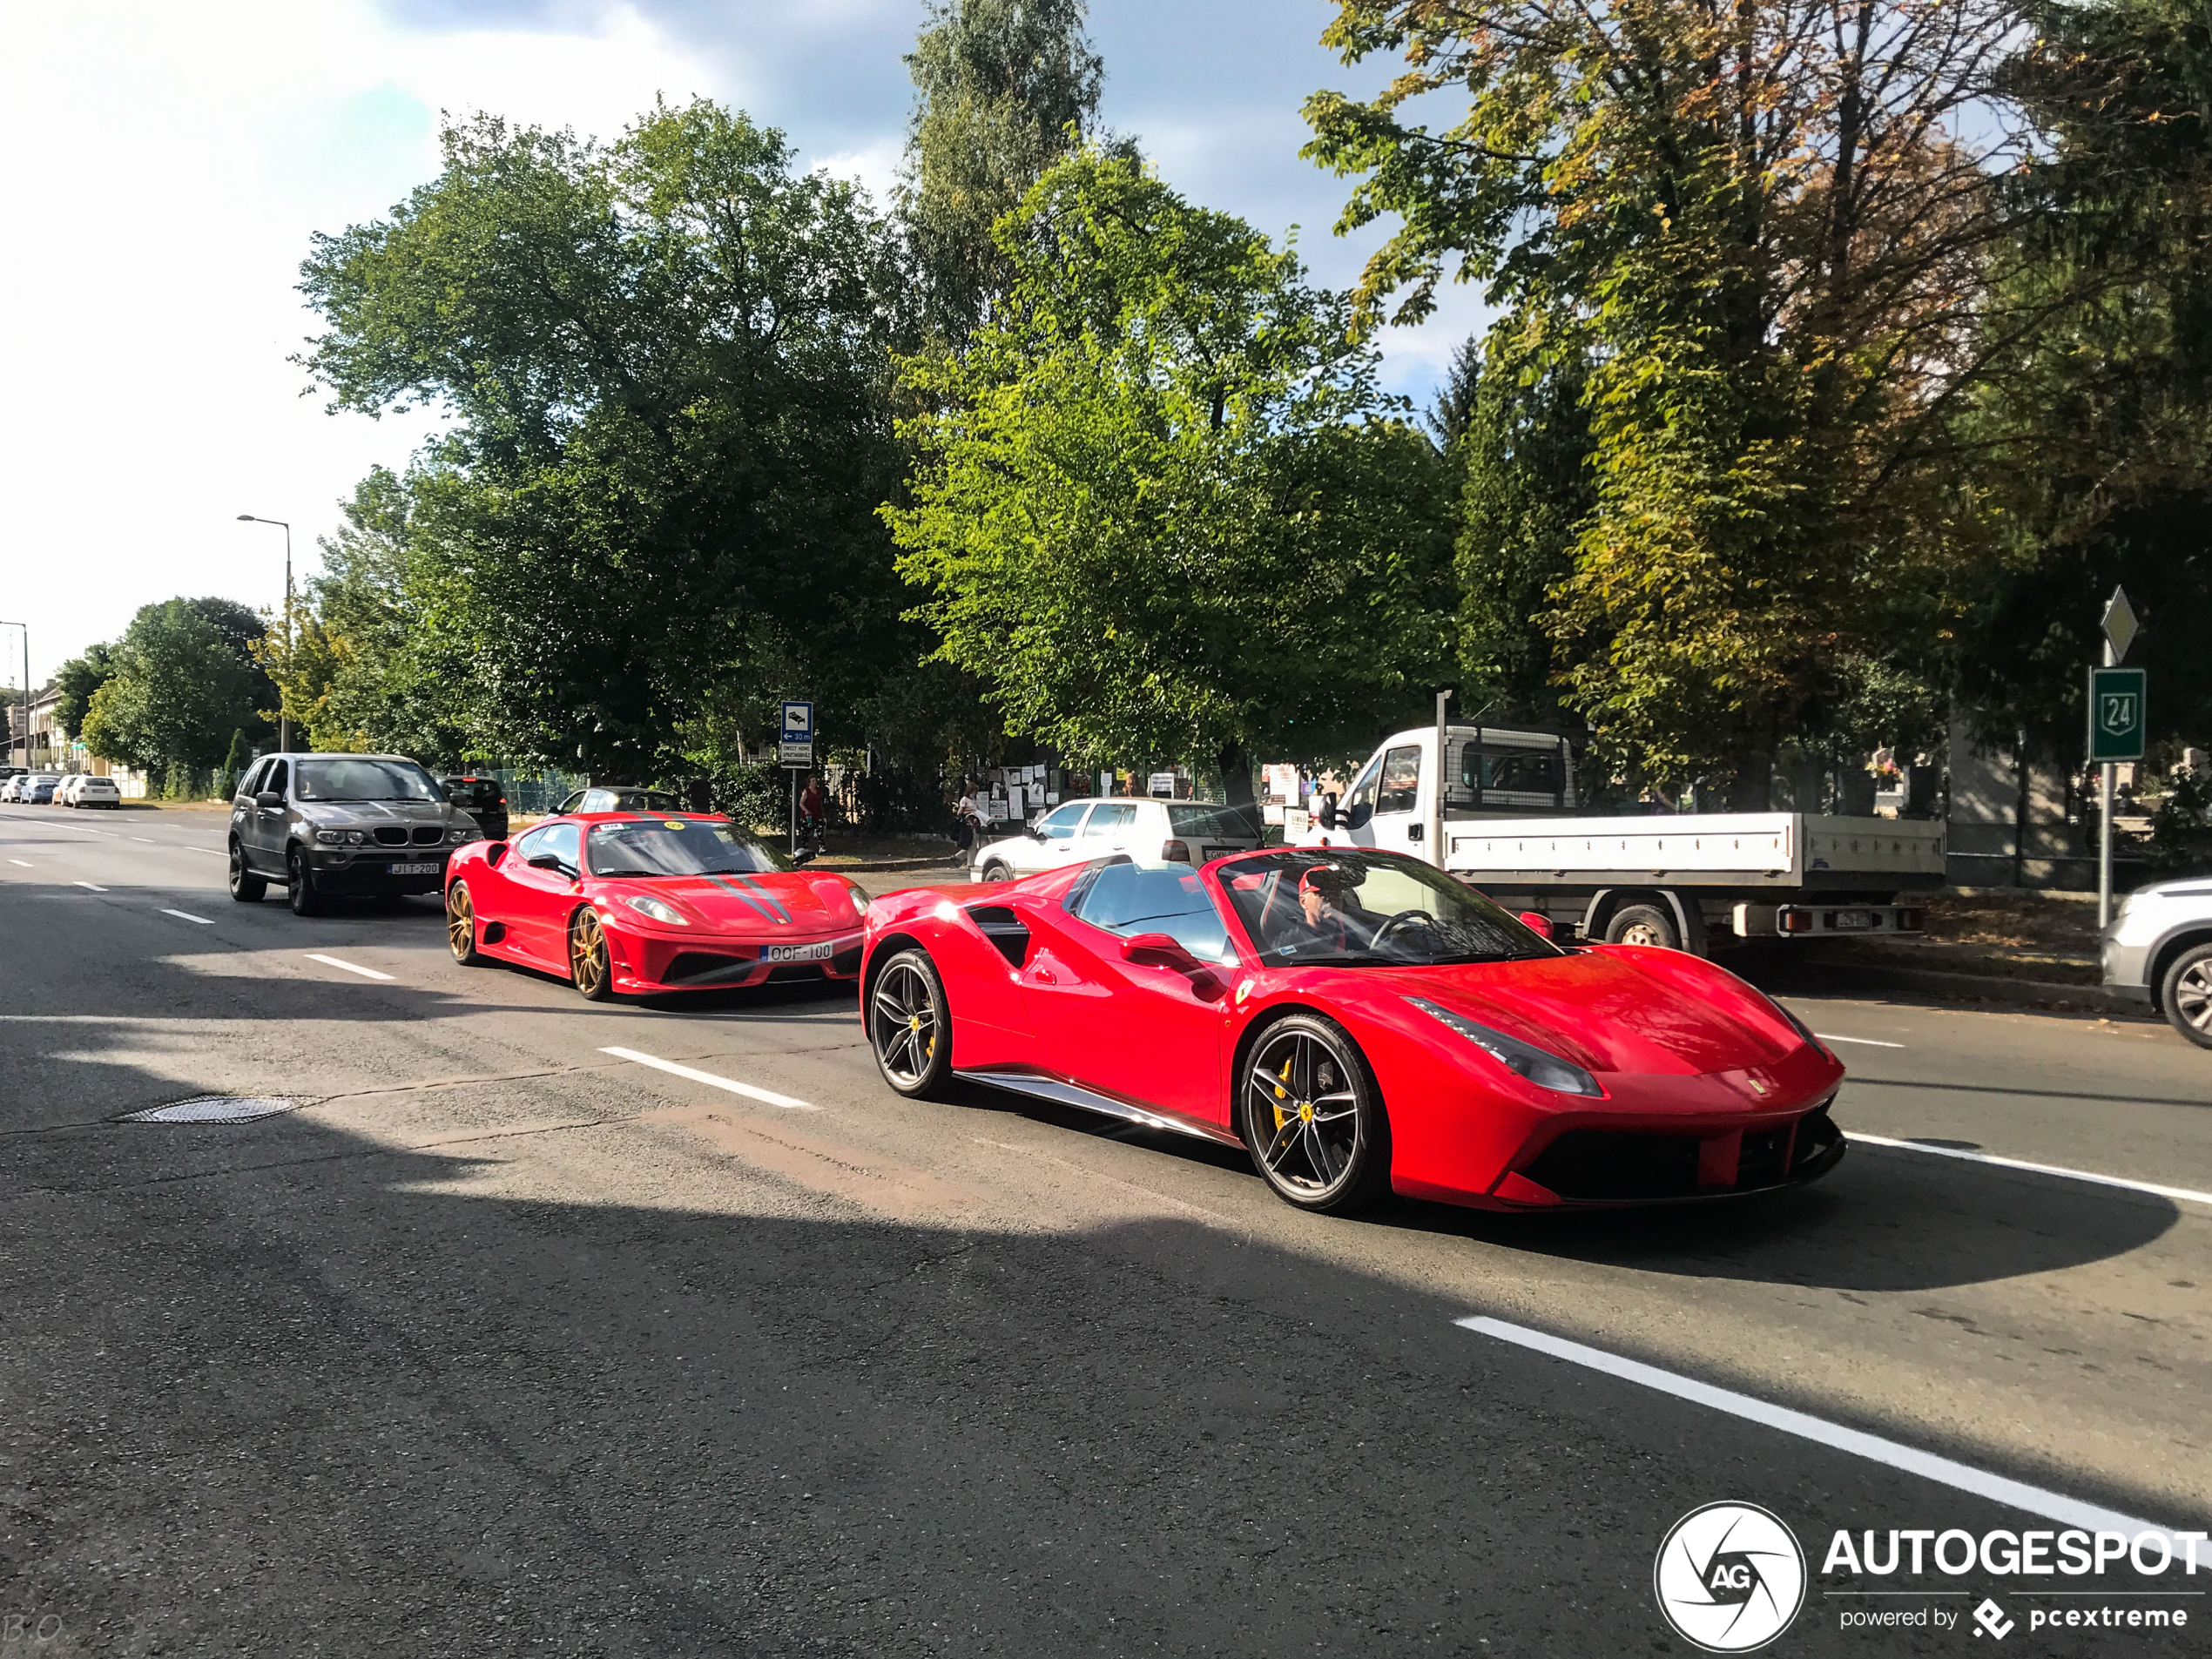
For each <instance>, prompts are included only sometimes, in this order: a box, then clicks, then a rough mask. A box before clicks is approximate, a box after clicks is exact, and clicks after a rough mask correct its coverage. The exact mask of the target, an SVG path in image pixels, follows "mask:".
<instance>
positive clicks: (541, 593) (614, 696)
mask: <svg viewBox="0 0 2212 1659" xmlns="http://www.w3.org/2000/svg"><path fill="white" fill-rule="evenodd" d="M442 144H443V153H444V169H443V172H442V173H441V175H440V176H439V177H438V178H437V179H435V181H433V182H432V183H430V184H428V185H423V186H421V188H419V189H417V190H416V191H415V192H414V193H413V195H412V196H411V197H410V198H409V199H408V201H407V202H406V203H405V204H404V205H403V206H401V207H400V208H399V209H397V210H396V211H395V213H394V215H393V216H392V217H391V218H390V219H388V220H383V221H380V222H377V223H374V224H368V225H362V226H354V227H353V228H352V229H350V230H348V231H347V232H345V233H343V234H341V235H337V236H325V237H318V238H317V239H316V243H315V248H314V255H313V257H311V258H310V259H309V260H307V263H306V265H305V266H303V267H302V272H303V282H302V288H303V291H304V292H305V293H307V295H308V297H309V298H310V299H311V300H313V301H314V304H315V305H316V307H318V308H319V309H320V312H321V313H322V315H323V317H324V319H325V320H326V322H327V329H326V332H325V333H324V334H322V335H321V336H320V338H319V339H318V340H317V341H315V342H314V347H313V350H312V351H311V353H310V354H308V356H307V359H306V361H307V367H308V368H310V370H311V371H312V372H313V373H314V375H315V376H316V377H317V378H318V379H319V380H320V381H321V382H322V383H324V384H325V385H327V387H329V388H331V390H332V392H333V394H334V400H335V405H336V406H337V407H344V408H358V409H363V410H368V411H370V412H374V411H378V410H381V409H383V408H388V407H394V406H404V405H405V404H407V403H408V402H410V401H435V402H436V403H438V404H440V405H442V407H443V408H446V409H447V410H448V411H449V412H450V413H451V415H453V417H454V420H453V424H452V426H451V428H450V430H449V432H448V435H447V436H446V437H445V438H444V439H443V440H442V441H441V442H437V443H435V444H434V445H432V446H430V447H429V448H428V449H427V450H426V451H425V452H424V454H422V455H421V456H419V457H418V459H417V462H416V464H415V468H414V469H413V470H412V472H411V474H410V476H409V477H408V480H407V491H406V494H407V498H408V511H407V521H406V530H405V548H406V552H405V563H406V566H407V577H406V578H405V580H404V582H403V583H401V584H400V585H401V588H402V589H403V590H405V591H406V592H407V593H408V595H410V596H411V597H412V599H413V601H414V602H415V603H414V608H413V609H412V610H408V611H407V612H405V613H404V614H405V615H406V621H407V626H408V628H409V629H410V630H411V631H412V632H411V637H410V640H409V644H408V658H409V668H408V674H409V675H410V677H411V679H410V685H411V686H412V687H414V688H417V689H421V690H422V691H424V693H425V694H426V695H427V692H428V688H430V687H432V686H433V685H435V689H436V691H437V695H438V697H439V698H440V699H442V700H441V701H440V703H439V705H438V718H440V719H441V720H448V721H449V722H450V723H451V724H452V725H454V726H455V727H457V728H459V729H462V730H465V731H466V732H468V733H469V734H470V736H471V738H473V740H474V741H475V743H476V744H478V745H482V747H483V748H486V749H489V750H490V751H491V752H497V753H500V754H503V755H507V756H512V757H515V758H518V759H537V760H541V761H547V762H557V763H560V764H564V765H579V764H580V765H582V766H583V767H585V768H588V769H591V770H594V771H606V772H628V773H631V774H633V775H638V774H642V775H652V774H653V773H654V772H657V771H658V770H660V769H661V768H663V767H664V766H666V765H671V764H673V763H674V762H675V761H676V760H677V759H679V756H678V749H679V748H680V740H679V738H678V733H679V732H683V731H684V730H685V729H687V728H689V727H692V726H694V725H696V724H697V723H698V722H699V721H700V720H702V719H703V718H705V717H707V716H708V715H709V714H710V713H711V712H712V711H717V710H719V711H724V712H725V713H730V714H733V715H734V718H737V719H738V722H739V723H740V724H741V725H747V726H749V729H750V730H751V731H752V732H755V733H756V734H757V733H760V732H765V729H766V726H767V724H768V710H769V705H770V704H771V703H772V699H774V698H776V697H778V696H779V695H784V694H791V693H801V694H804V693H808V692H811V693H812V694H813V696H814V698H816V700H817V702H818V704H819V705H820V718H821V724H822V726H823V728H824V730H825V732H826V734H827V735H829V736H831V737H833V738H839V737H849V736H851V735H852V734H853V726H854V724H855V720H854V712H853V709H854V699H855V698H856V696H857V695H859V693H860V688H862V687H865V686H866V685H868V684H869V683H870V682H871V681H872V680H873V678H874V672H873V671H874V669H875V667H876V665H877V664H880V662H881V661H883V660H884V659H885V658H886V657H887V656H896V655H897V654H899V653H900V651H905V652H906V654H907V657H908V658H909V660H911V658H912V656H914V655H917V654H919V652H918V650H917V649H916V648H915V647H914V643H913V642H912V641H911V640H910V639H909V638H908V637H907V636H906V635H905V634H904V632H903V631H902V630H901V627H900V624H899V621H898V611H899V607H900V597H899V595H898V590H897V583H896V582H895V580H894V577H892V575H891V571H890V563H889V550H888V547H887V543H886V540H885V537H884V533H883V530H882V528H881V526H880V524H878V523H876V522H875V519H874V509H875V507H876V505H877V504H878V503H879V502H881V501H882V500H883V499H884V498H885V496H887V494H888V493H889V490H890V489H891V487H892V486H893V484H894V482H895V480H896V477H897V473H898V466H897V453H896V450H895V448H894V443H893V439H892V433H891V429H890V423H889V420H888V416H887V404H886V400H885V397H884V390H885V384H884V368H885V365H886V361H887V359H886V356H885V352H884V321H883V319H884V314H885V296H886V294H887V291H888V290H889V289H890V288H891V287H893V286H894V280H893V274H892V266H891V255H892V247H891V244H890V240H889V239H888V236H887V233H886V232H885V230H884V229H883V227H882V226H880V224H879V223H878V222H877V221H876V220H875V219H873V217H872V215H871V214H870V212H869V211H868V208H867V204H866V202H865V201H864V200H863V199H861V198H860V195H859V194H858V193H857V192H856V191H855V189H854V188H853V186H851V185H847V184H844V183H841V182H839V181H836V180H833V179H829V178H827V177H826V176H824V175H821V174H817V173H804V172H798V171H797V170H796V169H795V167H794V165H793V163H792V154H791V151H790V147H789V145H787V144H786V142H785V140H784V138H782V136H781V135H780V134H779V133H777V132H773V131H770V130H766V129H763V128H759V127H757V126H755V125H752V123H751V122H750V121H748V120H747V119H745V117H743V116H742V115H738V114H733V113H731V112H729V111H725V110H723V109H720V108H719V107H718V106H716V105H712V104H710V103H706V102H704V101H702V102H698V103H694V104H691V105H685V106H683V107H681V108H668V107H660V108H658V109H656V110H655V111H652V112H651V114H649V115H648V116H646V117H645V118H643V119H641V120H640V121H639V122H637V124H636V125H633V126H632V127H631V129H630V130H629V131H628V132H626V133H624V136H623V137H622V138H620V139H619V140H618V141H617V142H615V143H612V144H610V145H597V144H594V143H590V142H586V141H583V140H579V139H577V138H575V137H573V136H572V135H570V134H567V133H553V132H544V131H542V130H539V129H536V128H513V127H509V125H506V124H505V123H503V122H501V121H499V120H496V119H494V118H488V117H487V118H478V119H476V120H475V121H472V122H469V123H468V124H465V125H455V126H449V127H448V128H447V129H446V131H445V132H444V133H443V136H442ZM363 533H364V534H367V533H368V532H367V531H364V532H363ZM380 533H381V532H380ZM364 556H366V555H364ZM377 585H378V584H377V583H373V582H372V583H369V584H368V586H369V587H370V588H375V587H377ZM331 597H332V602H333V603H334V604H336V603H338V602H339V596H338V595H337V594H335V593H334V594H333V595H332V596H331ZM380 603H381V601H380ZM389 619H390V618H389V616H388V614H387V615H386V617H385V618H384V621H387V622H388V620H389ZM357 620H358V618H357ZM368 625H369V630H370V631H371V632H374V629H375V628H376V627H379V626H382V625H384V623H383V622H380V621H377V620H376V619H375V618H370V619H369V624H368ZM336 640H343V641H345V642H347V645H348V646H349V647H351V646H357V645H358V644H359V643H360V642H359V641H358V640H357V639H356V637H354V635H351V634H348V633H347V631H345V629H344V628H342V627H341V628H339V629H338V630H337V631H336V634H335V635H334V642H335V641H336ZM330 650H331V651H332V653H333V663H332V664H331V665H330V666H329V667H328V668H327V670H318V671H317V672H318V673H320V674H322V675H323V676H324V682H323V683H326V684H327V685H329V686H331V687H333V688H338V687H341V686H343V685H345V684H346V683H347V672H348V670H347V665H346V664H344V663H343V662H341V661H339V660H338V657H337V654H338V650H339V647H338V645H337V644H336V643H332V644H331V645H330ZM355 662H356V665H358V663H359V659H358V658H356V659H355ZM361 672H362V673H364V674H366V673H368V672H369V671H368V670H366V669H363V670H361ZM391 689H392V688H390V687H388V686H387V687H386V688H385V690H386V691H390V690H391ZM401 690H402V691H403V692H404V693H405V694H406V695H412V694H413V691H409V690H408V688H404V687H403V688H401ZM331 718H333V719H334V720H336V721H338V722H339V723H340V724H341V725H342V724H345V723H347V722H348V721H351V720H352V719H354V718H357V717H356V715H355V714H354V713H349V712H348V711H347V707H346V705H345V704H344V700H343V699H342V698H341V699H340V701H339V702H338V703H337V704H335V705H333V709H332V714H331ZM756 741H758V738H757V737H756Z"/></svg>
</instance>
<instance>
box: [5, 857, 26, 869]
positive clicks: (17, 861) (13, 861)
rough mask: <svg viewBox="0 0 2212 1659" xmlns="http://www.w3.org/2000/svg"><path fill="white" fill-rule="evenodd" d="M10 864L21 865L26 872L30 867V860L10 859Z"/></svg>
mask: <svg viewBox="0 0 2212 1659" xmlns="http://www.w3.org/2000/svg"><path fill="white" fill-rule="evenodd" d="M8 862H9V863H10V864H20V865H22V866H23V867H24V869H26V870H28V869H29V868H30V860H29V859H10V860H8Z"/></svg>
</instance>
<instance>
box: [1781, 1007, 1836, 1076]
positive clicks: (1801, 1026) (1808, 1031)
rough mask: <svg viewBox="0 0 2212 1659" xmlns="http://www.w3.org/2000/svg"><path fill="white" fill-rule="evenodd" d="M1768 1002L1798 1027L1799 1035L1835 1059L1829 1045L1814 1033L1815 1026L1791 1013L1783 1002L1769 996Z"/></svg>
mask: <svg viewBox="0 0 2212 1659" xmlns="http://www.w3.org/2000/svg"><path fill="white" fill-rule="evenodd" d="M1767 1004H1768V1006H1769V1007H1770V1008H1773V1010H1774V1011H1775V1012H1776V1013H1777V1014H1779V1015H1781V1016H1782V1017H1783V1018H1784V1019H1785V1020H1787V1021H1789V1022H1790V1023H1791V1026H1792V1027H1793V1028H1795V1029H1796V1031H1797V1035H1799V1036H1801V1037H1803V1038H1804V1040H1805V1041H1806V1042H1808V1043H1810V1044H1811V1046H1812V1047H1813V1048H1815V1049H1818V1050H1819V1051H1820V1052H1821V1053H1823V1054H1824V1055H1828V1057H1829V1058H1830V1059H1831V1060H1833V1059H1834V1058H1835V1057H1836V1056H1835V1055H1832V1054H1829V1051H1828V1045H1827V1044H1826V1043H1824V1042H1822V1041H1821V1040H1820V1039H1819V1038H1818V1037H1817V1036H1816V1035H1814V1034H1813V1028H1811V1026H1809V1025H1807V1024H1806V1023H1805V1022H1804V1021H1803V1020H1800V1019H1799V1018H1798V1017H1797V1015H1794V1014H1792V1013H1791V1012H1790V1010H1789V1009H1787V1008H1784V1007H1783V1006H1782V1004H1781V1003H1779V1002H1777V1001H1775V1000H1774V999H1773V998H1772V997H1769V998H1767Z"/></svg>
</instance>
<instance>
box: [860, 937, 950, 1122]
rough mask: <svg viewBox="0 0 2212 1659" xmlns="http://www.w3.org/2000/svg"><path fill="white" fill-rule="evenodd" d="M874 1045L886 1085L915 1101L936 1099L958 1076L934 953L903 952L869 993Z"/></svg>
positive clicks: (889, 963)
mask: <svg viewBox="0 0 2212 1659" xmlns="http://www.w3.org/2000/svg"><path fill="white" fill-rule="evenodd" d="M868 1046H869V1047H870V1048H871V1049H874V1050H875V1063H876V1069H878V1070H880V1072H882V1073H883V1081H884V1082H887V1083H889V1084H890V1085H891V1086H892V1087H893V1088H894V1089H897V1090H898V1091H899V1092H900V1094H902V1095H905V1096H908V1097H909V1098H918V1099H934V1098H935V1097H936V1096H938V1095H939V1094H941V1092H942V1091H943V1089H944V1087H945V1082H946V1079H947V1078H948V1077H949V1076H951V1075H952V1068H953V1043H952V1019H951V1015H950V1013H949V1011H948V1009H947V1008H946V1006H945V984H944V981H942V980H941V979H939V978H938V977H937V968H936V966H935V964H934V963H933V962H931V961H930V960H929V956H928V954H927V952H925V951H920V950H902V951H900V953H899V954H897V955H896V956H894V957H893V958H892V959H891V960H890V961H887V962H886V963H885V964H884V965H883V967H882V969H881V970H880V972H879V973H878V974H876V976H875V980H874V982H873V984H872V985H871V986H870V987H869V988H868Z"/></svg>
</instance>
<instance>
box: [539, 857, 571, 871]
mask: <svg viewBox="0 0 2212 1659" xmlns="http://www.w3.org/2000/svg"><path fill="white" fill-rule="evenodd" d="M530 868H531V869H533V870H562V869H566V868H567V866H566V865H564V864H563V863H562V862H561V855H560V854H559V853H533V854H532V855H531V857H530Z"/></svg>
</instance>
